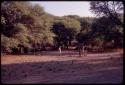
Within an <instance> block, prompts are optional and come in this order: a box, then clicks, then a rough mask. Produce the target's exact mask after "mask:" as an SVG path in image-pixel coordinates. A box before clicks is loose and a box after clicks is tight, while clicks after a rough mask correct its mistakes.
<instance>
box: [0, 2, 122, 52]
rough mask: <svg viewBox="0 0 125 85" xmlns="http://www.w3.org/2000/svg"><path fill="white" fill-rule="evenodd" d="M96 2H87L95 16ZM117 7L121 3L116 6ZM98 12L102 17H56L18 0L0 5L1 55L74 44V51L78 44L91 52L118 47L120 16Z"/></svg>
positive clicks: (120, 38) (119, 44) (96, 12)
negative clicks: (86, 47) (85, 46)
mask: <svg viewBox="0 0 125 85" xmlns="http://www.w3.org/2000/svg"><path fill="white" fill-rule="evenodd" d="M97 3H98V4H97ZM99 3H100V2H96V3H95V2H91V3H90V4H91V8H90V9H91V10H92V11H93V12H95V14H98V12H99V11H97V10H100V8H96V7H94V6H95V4H97V5H99ZM119 4H121V3H117V4H115V6H119ZM101 5H102V4H101ZM97 7H99V6H97ZM104 10H105V9H104ZM106 10H108V9H106ZM113 10H114V9H113ZM116 10H117V9H116ZM119 10H122V9H119ZM100 11H101V13H103V14H102V15H103V16H102V15H101V16H100V17H98V18H96V17H79V16H77V15H67V16H63V17H58V16H54V15H51V14H49V13H46V12H45V11H44V9H43V7H41V6H39V5H38V4H36V5H32V4H31V3H29V2H21V1H20V2H17V1H5V2H2V3H1V52H2V53H28V52H35V51H42V50H47V49H46V47H51V49H52V50H54V49H57V48H58V47H59V46H62V47H63V48H65V49H69V46H73V45H74V46H75V47H76V48H77V45H78V44H80V43H84V45H88V46H89V48H90V50H92V49H95V48H96V49H98V50H100V49H107V48H119V47H120V48H121V47H122V46H123V26H122V24H121V23H123V14H118V13H117V12H114V11H115V10H114V11H111V10H110V11H108V12H109V14H110V15H109V16H108V12H106V11H104V12H103V8H102V10H100ZM101 13H99V14H101ZM115 13H116V14H117V15H116V14H115ZM113 14H114V15H115V16H114V15H113Z"/></svg>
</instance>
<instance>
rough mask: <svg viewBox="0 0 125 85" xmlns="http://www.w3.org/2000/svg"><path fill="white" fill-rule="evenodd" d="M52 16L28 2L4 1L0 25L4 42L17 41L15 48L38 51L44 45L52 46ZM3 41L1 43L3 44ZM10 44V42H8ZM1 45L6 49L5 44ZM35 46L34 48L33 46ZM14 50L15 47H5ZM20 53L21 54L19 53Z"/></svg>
mask: <svg viewBox="0 0 125 85" xmlns="http://www.w3.org/2000/svg"><path fill="white" fill-rule="evenodd" d="M52 21H53V16H52V15H50V14H48V13H46V12H45V11H44V9H43V8H42V7H41V6H39V5H32V4H30V3H29V2H18V1H4V2H2V6H1V25H2V35H3V36H5V37H3V39H4V41H7V40H8V41H9V40H11V39H12V40H14V39H15V41H18V43H17V44H15V45H16V46H17V48H20V52H21V49H22V51H24V49H28V48H30V49H32V48H33V49H38V48H37V47H39V46H38V44H40V46H45V45H46V44H53V37H54V36H55V35H54V33H52V31H50V29H51V28H52ZM4 41H3V42H4ZM9 42H11V41H9ZM2 44H3V47H6V45H7V44H4V43H2ZM34 44H35V47H34V46H33V45H34ZM7 47H8V48H10V49H11V48H14V49H16V47H15V46H13V45H12V46H7ZM21 53H22V52H21Z"/></svg>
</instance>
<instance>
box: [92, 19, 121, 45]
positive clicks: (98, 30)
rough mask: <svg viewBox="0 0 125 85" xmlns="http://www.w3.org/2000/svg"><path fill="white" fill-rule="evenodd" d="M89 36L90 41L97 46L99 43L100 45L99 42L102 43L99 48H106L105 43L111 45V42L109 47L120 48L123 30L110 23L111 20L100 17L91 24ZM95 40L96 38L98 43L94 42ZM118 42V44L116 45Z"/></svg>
mask: <svg viewBox="0 0 125 85" xmlns="http://www.w3.org/2000/svg"><path fill="white" fill-rule="evenodd" d="M91 35H92V41H94V42H95V43H96V45H97V46H99V43H101V41H102V42H103V43H102V45H100V46H103V47H107V44H106V43H105V42H110V43H112V41H114V43H112V44H111V45H112V46H110V47H113V46H114V47H117V46H118V47H119V46H122V42H123V28H122V27H121V26H118V25H117V26H116V25H115V24H114V23H112V21H111V19H109V18H107V17H100V18H98V19H96V20H95V21H94V22H93V23H92V26H91ZM96 38H98V42H96V41H95V40H96ZM99 40H100V41H99ZM94 42H93V43H94ZM118 42H120V43H119V44H118ZM104 43H105V44H104Z"/></svg>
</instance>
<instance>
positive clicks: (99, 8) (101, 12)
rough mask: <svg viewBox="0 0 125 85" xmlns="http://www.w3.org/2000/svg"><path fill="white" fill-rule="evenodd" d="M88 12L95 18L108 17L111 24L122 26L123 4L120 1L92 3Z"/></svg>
mask: <svg viewBox="0 0 125 85" xmlns="http://www.w3.org/2000/svg"><path fill="white" fill-rule="evenodd" d="M90 10H91V11H92V12H93V13H95V14H96V15H97V16H106V17H109V18H110V19H111V20H112V22H113V23H115V24H117V25H122V26H123V20H121V17H123V2H121V1H92V2H90Z"/></svg>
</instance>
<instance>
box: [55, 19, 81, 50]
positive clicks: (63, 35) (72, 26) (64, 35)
mask: <svg viewBox="0 0 125 85" xmlns="http://www.w3.org/2000/svg"><path fill="white" fill-rule="evenodd" d="M79 31H80V23H79V22H78V21H77V20H75V19H72V18H69V17H63V18H62V19H61V20H59V21H57V22H55V23H54V25H53V32H54V33H55V34H56V35H57V37H56V42H57V46H59V45H64V46H66V47H67V48H68V46H69V45H70V43H71V41H72V40H73V39H74V38H75V36H76V34H77V33H78V32H79Z"/></svg>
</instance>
